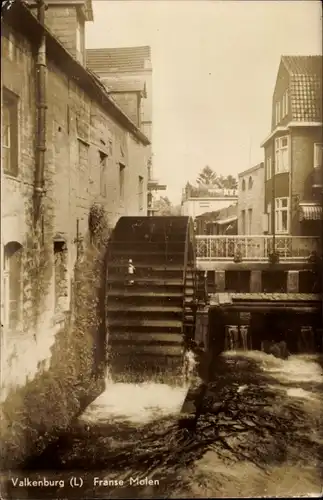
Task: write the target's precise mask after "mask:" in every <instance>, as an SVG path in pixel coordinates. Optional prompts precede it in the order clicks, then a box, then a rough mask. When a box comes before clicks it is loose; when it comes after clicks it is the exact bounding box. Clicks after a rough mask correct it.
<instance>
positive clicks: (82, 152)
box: [77, 139, 89, 198]
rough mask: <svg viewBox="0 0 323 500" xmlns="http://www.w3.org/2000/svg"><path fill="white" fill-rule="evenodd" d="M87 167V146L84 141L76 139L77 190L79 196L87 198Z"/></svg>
mask: <svg viewBox="0 0 323 500" xmlns="http://www.w3.org/2000/svg"><path fill="white" fill-rule="evenodd" d="M88 168H89V146H88V144H86V142H83V141H82V140H81V139H78V172H77V181H78V192H77V196H79V197H80V198H87V193H88V184H89V177H88Z"/></svg>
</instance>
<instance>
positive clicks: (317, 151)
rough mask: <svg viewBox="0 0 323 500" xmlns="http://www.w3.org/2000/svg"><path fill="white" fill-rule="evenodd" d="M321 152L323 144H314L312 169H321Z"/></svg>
mask: <svg viewBox="0 0 323 500" xmlns="http://www.w3.org/2000/svg"><path fill="white" fill-rule="evenodd" d="M322 151H323V144H319V143H316V144H314V168H321V167H322V165H323V164H322Z"/></svg>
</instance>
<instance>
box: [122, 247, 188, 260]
mask: <svg viewBox="0 0 323 500" xmlns="http://www.w3.org/2000/svg"><path fill="white" fill-rule="evenodd" d="M165 254H168V255H182V256H184V252H179V251H176V252H174V250H169V251H168V252H166V248H165V249H162V250H149V249H147V248H145V247H143V248H141V249H140V250H136V249H132V248H129V250H128V249H126V248H124V249H122V250H115V249H114V250H113V251H112V256H115V255H120V256H122V257H126V258H129V259H130V258H131V259H133V258H134V257H138V256H141V255H165ZM128 256H131V257H128Z"/></svg>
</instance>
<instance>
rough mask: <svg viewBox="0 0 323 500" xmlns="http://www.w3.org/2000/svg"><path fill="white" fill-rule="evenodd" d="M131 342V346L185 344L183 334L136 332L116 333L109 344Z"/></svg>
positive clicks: (110, 337) (110, 338) (111, 336)
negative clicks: (142, 344) (141, 344)
mask: <svg viewBox="0 0 323 500" xmlns="http://www.w3.org/2000/svg"><path fill="white" fill-rule="evenodd" d="M119 342H120V343H121V344H122V343H124V342H129V344H134V345H140V343H144V344H145V343H146V344H147V345H148V344H152V343H156V345H157V344H158V343H159V344H161V345H162V343H165V344H169V343H173V344H174V345H175V344H181V343H182V342H183V336H182V334H181V333H160V332H157V333H150V332H149V333H143V332H140V333H135V332H123V331H119V332H114V333H113V334H112V335H110V336H109V340H108V344H109V345H116V344H118V343H119Z"/></svg>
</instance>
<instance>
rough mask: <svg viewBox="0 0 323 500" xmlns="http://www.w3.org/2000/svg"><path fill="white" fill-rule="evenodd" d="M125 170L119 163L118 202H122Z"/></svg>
mask: <svg viewBox="0 0 323 500" xmlns="http://www.w3.org/2000/svg"><path fill="white" fill-rule="evenodd" d="M125 170H126V167H125V165H123V164H122V163H119V197H120V201H124V184H125Z"/></svg>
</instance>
